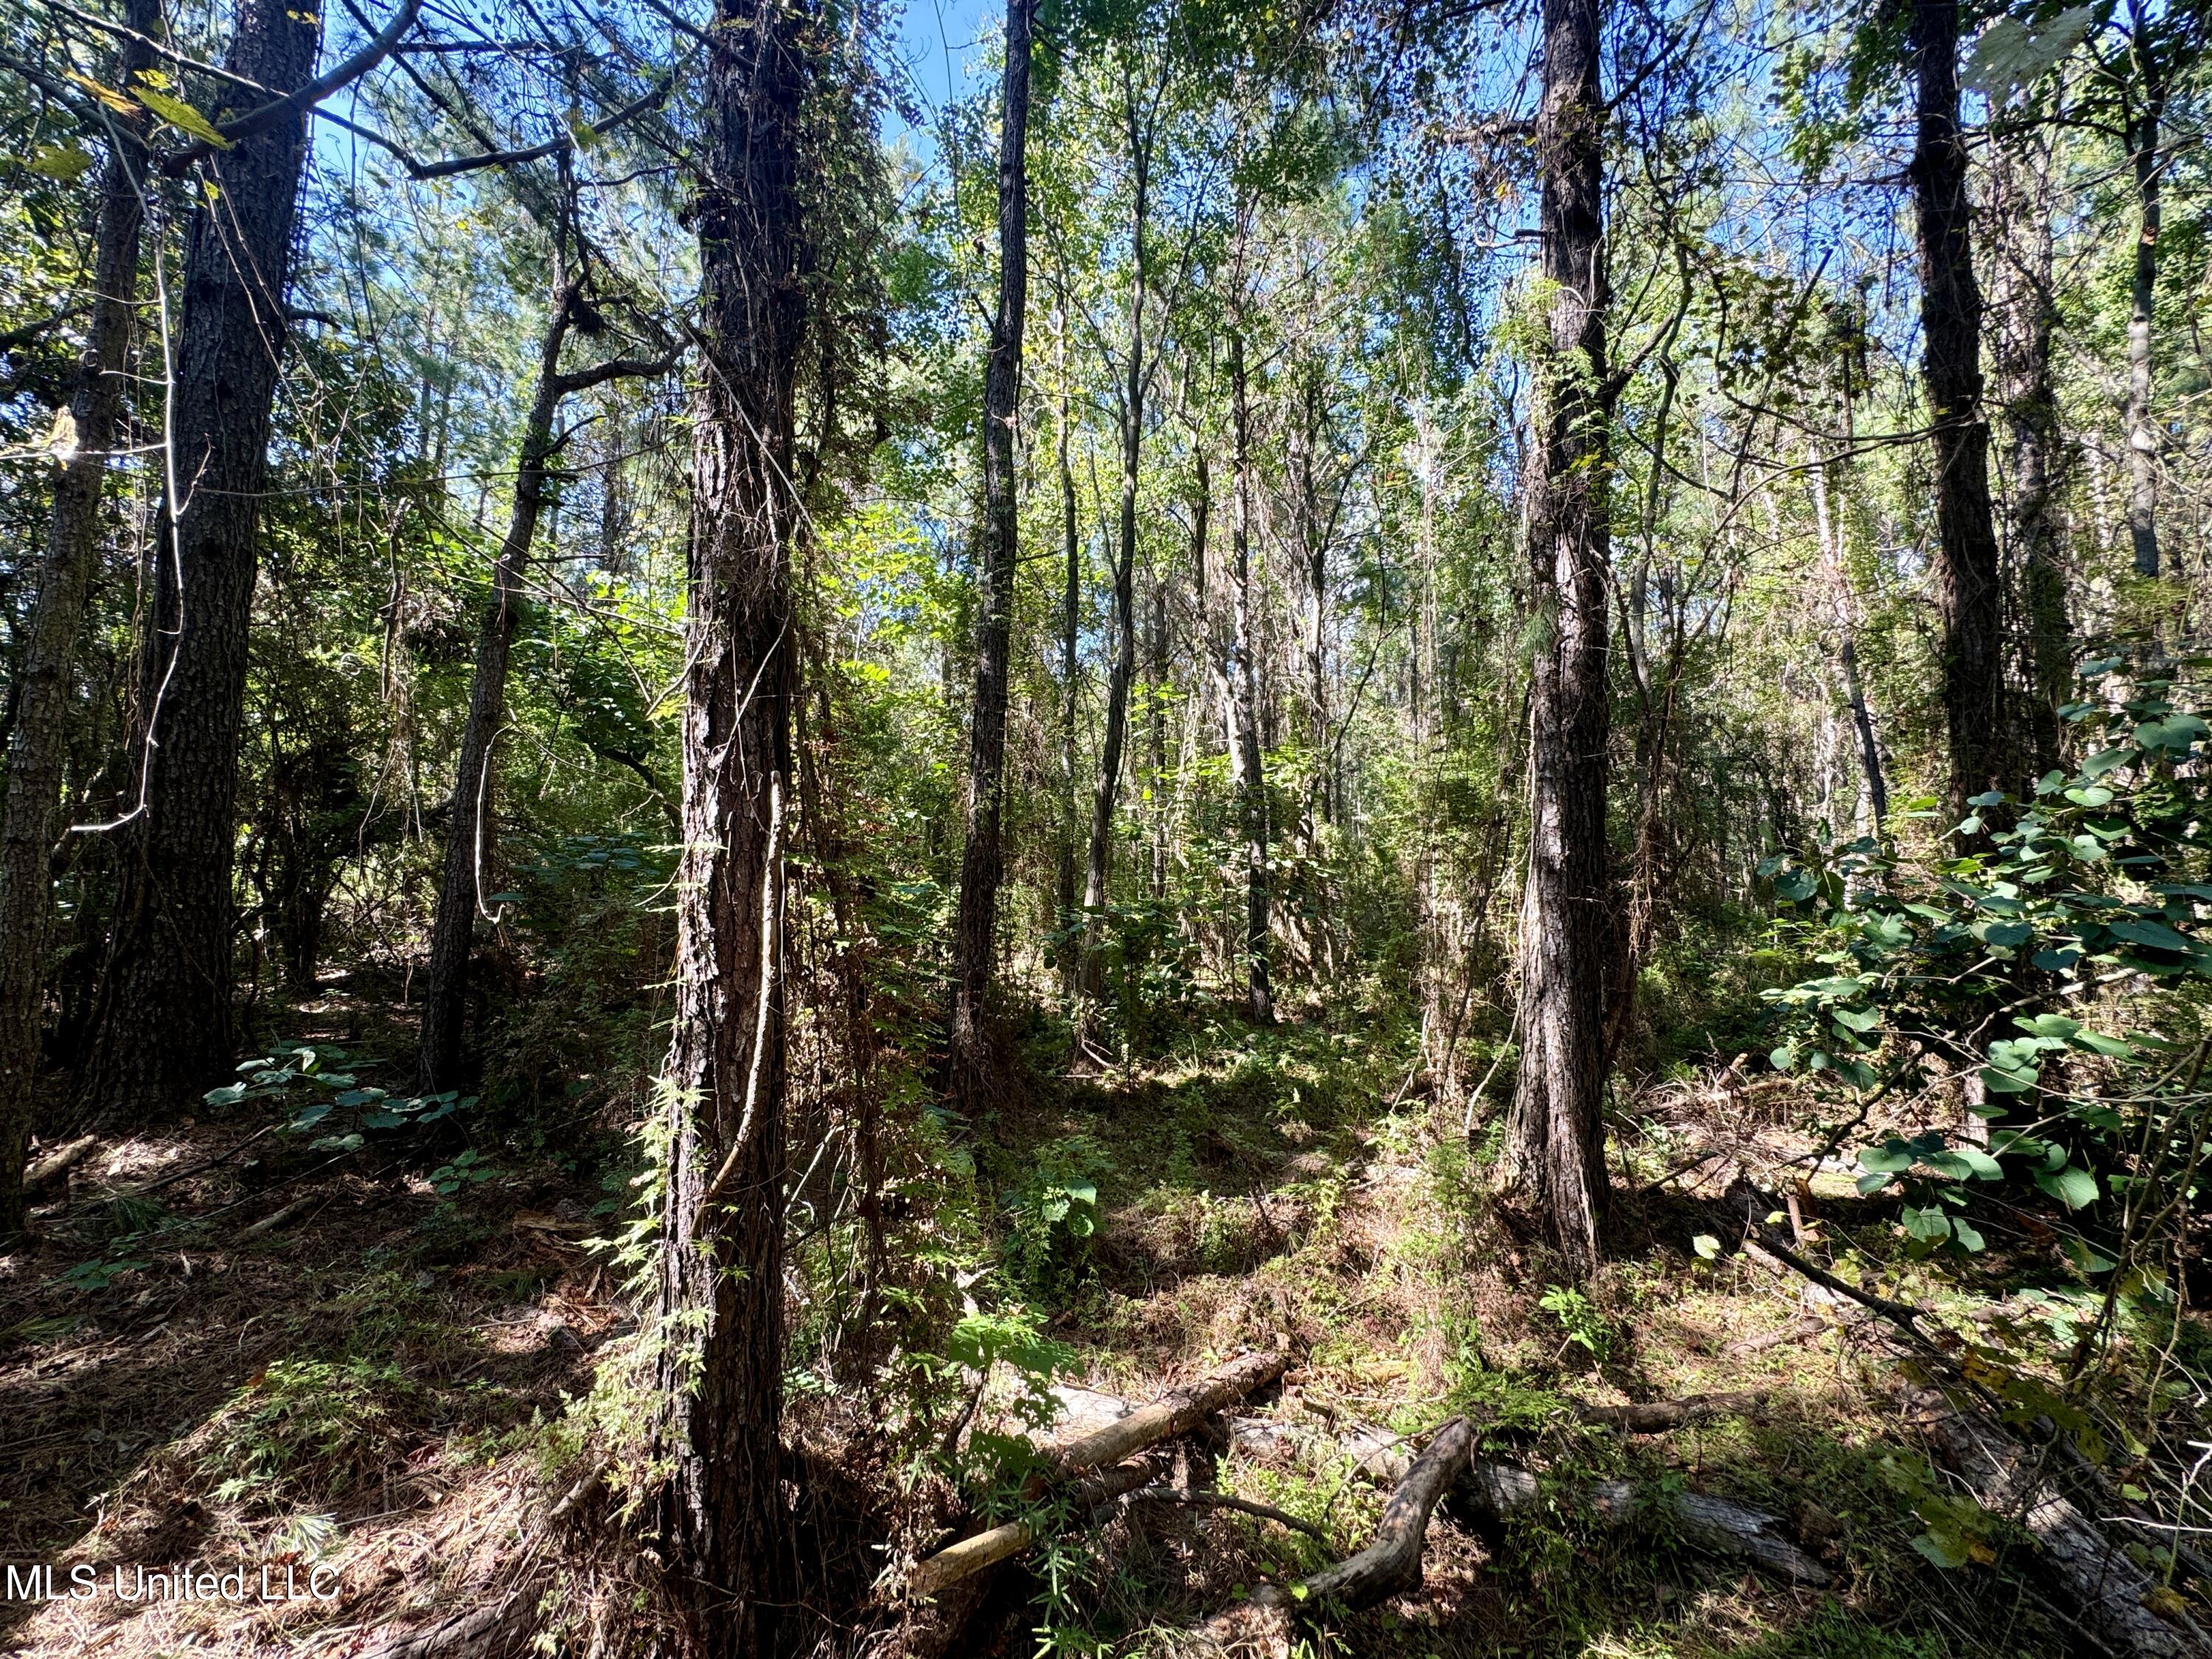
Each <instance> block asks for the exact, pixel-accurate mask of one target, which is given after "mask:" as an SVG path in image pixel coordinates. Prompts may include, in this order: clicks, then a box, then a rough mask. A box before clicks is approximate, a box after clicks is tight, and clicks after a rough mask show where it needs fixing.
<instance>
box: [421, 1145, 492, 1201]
mask: <svg viewBox="0 0 2212 1659" xmlns="http://www.w3.org/2000/svg"><path fill="white" fill-rule="evenodd" d="M506 1173H507V1171H506V1170H501V1169H500V1168H498V1167H496V1166H495V1165H494V1164H488V1163H486V1162H485V1161H484V1156H483V1153H482V1152H478V1151H477V1149H476V1148H475V1147H473V1146H471V1147H470V1148H469V1149H468V1150H467V1151H466V1152H459V1153H456V1154H455V1155H454V1158H453V1162H452V1163H451V1164H440V1165H439V1166H438V1167H437V1168H436V1169H435V1170H431V1171H430V1190H431V1191H432V1192H434V1193H435V1194H438V1196H439V1197H441V1198H452V1197H453V1196H454V1195H455V1194H458V1193H459V1192H461V1191H463V1190H464V1189H465V1188H469V1187H471V1186H475V1185H477V1184H478V1183H480V1182H486V1181H492V1180H495V1179H497V1178H498V1177H499V1176H503V1175H505V1174H506Z"/></svg>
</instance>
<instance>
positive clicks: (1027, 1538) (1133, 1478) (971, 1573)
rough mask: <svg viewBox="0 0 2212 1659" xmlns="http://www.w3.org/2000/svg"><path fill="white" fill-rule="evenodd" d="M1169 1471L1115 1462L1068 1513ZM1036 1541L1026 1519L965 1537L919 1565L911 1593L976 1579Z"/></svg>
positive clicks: (1079, 1490) (1082, 1488)
mask: <svg viewBox="0 0 2212 1659" xmlns="http://www.w3.org/2000/svg"><path fill="white" fill-rule="evenodd" d="M1166 1472H1167V1471H1166V1469H1165V1468H1164V1466H1163V1464H1162V1462H1160V1460H1159V1459H1158V1458H1153V1457H1141V1458H1138V1459H1135V1460H1133V1461H1132V1462H1127V1463H1117V1464H1115V1466H1114V1467H1113V1468H1110V1469H1108V1470H1106V1471H1105V1472H1104V1473H1103V1474H1097V1475H1094V1476H1092V1477H1091V1479H1090V1480H1085V1481H1081V1482H1079V1483H1078V1484H1077V1486H1075V1489H1074V1491H1073V1493H1072V1494H1071V1496H1072V1498H1073V1502H1072V1504H1070V1506H1069V1512H1070V1513H1072V1514H1082V1513H1085V1511H1087V1510H1094V1509H1096V1508H1097V1507H1098V1505H1100V1504H1105V1503H1109V1502H1111V1501H1112V1500H1113V1499H1115V1498H1120V1497H1121V1496H1122V1495H1123V1494H1125V1493H1127V1492H1135V1491H1136V1490H1137V1489H1138V1488H1139V1487H1140V1486H1150V1485H1152V1483H1153V1482H1154V1481H1156V1480H1158V1479H1159V1478H1160V1477H1161V1476H1162V1475H1163V1474H1165V1473H1166ZM1036 1541H1037V1532H1036V1527H1035V1525H1033V1524H1032V1523H1031V1522H1028V1521H1009V1522H1006V1524H1005V1525H1004V1526H998V1527H994V1528H991V1529H990V1530H989V1531H988V1532H979V1533H977V1534H975V1536H973V1537H972V1538H963V1539H962V1540H961V1541H959V1542H958V1543H957V1544H953V1545H951V1546H949V1547H946V1548H945V1549H941V1550H939V1551H938V1553H936V1554H934V1555H932V1556H929V1557H927V1558H926V1559H922V1560H921V1561H919V1562H916V1563H915V1569H914V1571H912V1572H910V1573H908V1575H907V1581H906V1588H907V1594H908V1595H915V1596H924V1595H943V1594H944V1593H945V1591H946V1590H948V1589H951V1588H952V1586H953V1585H955V1584H957V1583H959V1582H960V1581H961V1580H962V1579H963V1578H972V1577H975V1575H976V1574H977V1573H979V1572H981V1571H983V1569H984V1568H986V1567H994V1566H996V1565H998V1564H999V1563H1000V1562H1001V1561H1004V1560H1007V1559H1011V1558H1012V1557H1013V1556H1017V1555H1019V1554H1020V1553H1022V1552H1023V1551H1024V1550H1025V1549H1027V1548H1029V1547H1030V1545H1032V1544H1034V1543H1036Z"/></svg>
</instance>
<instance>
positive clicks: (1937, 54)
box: [1911, 0, 2014, 822]
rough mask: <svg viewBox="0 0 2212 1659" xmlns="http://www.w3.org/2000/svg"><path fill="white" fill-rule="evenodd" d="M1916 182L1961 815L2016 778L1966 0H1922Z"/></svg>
mask: <svg viewBox="0 0 2212 1659" xmlns="http://www.w3.org/2000/svg"><path fill="white" fill-rule="evenodd" d="M1913 55H1914V64H1915V72H1916V76H1917V82H1918V126H1917V139H1916V142H1915V144H1914V147H1913V153H1912V167H1911V174H1912V189H1913V197H1914V202H1915V206H1916V208H1917V213H1918V219H1919V228H1920V278H1921V298H1920V320H1921V333H1922V337H1923V353H1924V355H1923V359H1922V370H1921V372H1922V376H1923V380H1924V382H1925V384H1926V386H1927V393H1928V418H1929V424H1930V425H1931V426H1932V427H1933V428H1934V430H1935V438H1936V531H1937V536H1938V539H1939V541H1940V544H1941V551H1940V555H1939V556H1938V558H1937V559H1936V606H1937V609H1938V610H1939V611H1940V612H1941V613H1942V623H1943V641H1942V651H1943V663H1942V671H1943V693H1942V695H1943V716H1944V723H1945V726H1947V728H1948V734H1949V747H1950V763H1951V796H1950V809H1951V814H1952V817H1953V820H1954V822H1955V821H1957V820H1958V819H1960V818H1962V817H1965V816H1966V813H1967V812H1968V811H1970V810H1971V809H1970V808H1969V807H1968V806H1967V805H1966V803H1967V801H1968V800H1969V799H1972V797H1974V796H1976V795H1978V794H1980V793H1983V792H1984V791H1985V790H1990V789H2003V788H2006V787H2008V786H2009V785H2010V784H2011V783H2012V782H2013V781H2014V780H2013V768H2012V766H2011V765H2010V764H2009V762H2008V756H2007V754H2006V750H2008V748H2009V746H2010V745H2009V744H2007V743H2006V742H2005V740H2004V736H2003V733H2004V731H2005V720H2004V712H2005V711H2004V670H2003V662H2004V657H2003V643H2002V603H2001V600H2002V595H2001V592H2000V574H1999V568H1998V562H1997V537H1996V525H1995V522H1994V520H1993V519H1992V517H1991V514H1990V461H1989V445H1990V428H1989V422H1988V419H1987V417H1986V416H1985V415H1984V411H1983V409H1982V293H1981V289H1980V287H1979V285H1978V283H1977V282H1976V281H1975V277H1974V250H1973V242H1972V211H1971V209H1970V208H1969V206H1968V204H1967V201H1966V139H1965V136H1964V135H1963V133H1962V132H1961V131H1960V126H1959V4H1958V0H1917V4H1916V9H1915V12H1914V23H1913Z"/></svg>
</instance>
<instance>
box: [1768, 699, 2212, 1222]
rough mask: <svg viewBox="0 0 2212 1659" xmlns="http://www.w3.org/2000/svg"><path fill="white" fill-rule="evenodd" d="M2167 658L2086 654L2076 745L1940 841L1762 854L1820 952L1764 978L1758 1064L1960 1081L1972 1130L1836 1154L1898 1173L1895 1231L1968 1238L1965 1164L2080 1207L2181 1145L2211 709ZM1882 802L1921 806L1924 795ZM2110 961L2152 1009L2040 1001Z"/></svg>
mask: <svg viewBox="0 0 2212 1659" xmlns="http://www.w3.org/2000/svg"><path fill="white" fill-rule="evenodd" d="M2176 666H2179V665H2167V664H2165V663H2163V662H2162V660H2160V659H2152V660H2150V661H2149V662H2148V663H2141V664H2138V663H2133V662H2130V661H2128V660H2127V659H2123V658H2118V657H2114V658H2109V659H2105V660H2103V661H2100V662H2098V663H2093V664H2091V665H2089V666H2088V667H2087V669H2086V670H2085V676H2086V678H2087V679H2088V681H2089V682H2090V684H2092V685H2095V684H2096V683H2097V682H2099V681H2109V682H2111V683H2112V685H2113V686H2114V687H2115V688H2116V690H2115V694H2114V695H2112V696H2110V697H2109V699H2108V700H2106V701H2104V702H2096V703H2092V702H2077V703H2075V704H2073V705H2071V706H2070V707H2069V708H2067V709H2066V710H2065V711H2064V713H2065V715H2066V718H2067V719H2068V720H2069V722H2071V724H2072V725H2073V726H2075V729H2076V731H2077V732H2079V733H2080V735H2081V744H2082V747H2083V748H2084V749H2085V750H2087V751H2088V752H2087V758H2086V759H2084V760H2083V761H2082V763H2081V765H2080V767H2079V768H2078V769H2076V771H2075V774H2074V775H2072V776H2070V777H2069V776H2067V775H2063V774H2061V773H2058V772H2052V773H2051V774H2049V775H2046V776H2045V777H2043V778H2041V779H2039V780H2038V781H2037V783H2036V785H2035V788H2034V791H2033V793H2032V794H2031V795H2030V796H2029V797H2028V798H2027V799H2023V800H2017V801H2015V800H2013V799H2008V798H2007V797H2005V796H2003V795H2002V794H1994V793H1992V794H1984V795H1981V796H1977V797H1976V798H1975V799H1974V800H1973V802H1972V805H1973V808H1974V811H1973V812H1972V815H1971V816H1970V817H1967V818H1966V820H1964V821H1963V822H1962V823H1960V824H1959V825H1958V826H1956V827H1955V829H1952V830H1949V831H1948V832H1946V834H1945V836H1943V838H1942V840H1943V842H1948V843H1951V845H1950V846H1949V847H1948V849H1947V850H1942V851H1937V852H1935V853H1931V854H1929V856H1927V857H1925V858H1924V859H1922V860H1917V861H1911V860H1899V858H1897V857H1896V856H1894V855H1893V854H1891V853H1890V852H1889V851H1888V850H1887V848H1886V847H1885V846H1884V844H1882V843H1881V842H1876V841H1874V840H1872V839H1871V838H1867V839H1862V840H1860V841H1858V842H1852V843H1850V844H1849V845H1846V846H1844V847H1841V848H1828V849H1822V850H1821V851H1820V853H1819V854H1817V855H1816V856H1814V857H1810V858H1807V859H1802V860H1798V859H1791V858H1787V857H1779V856H1778V857H1776V858H1774V859H1771V860H1769V861H1768V863H1767V864H1766V865H1765V866H1763V867H1764V868H1765V872H1766V873H1767V874H1769V875H1770V876H1771V878H1772V879H1773V881H1774V890H1775V893H1776V896H1777V897H1778V899H1779V900H1780V901H1782V902H1784V904H1786V905H1789V906H1790V907H1792V908H1793V909H1794V910H1795V912H1796V915H1797V916H1799V917H1802V920H1792V921H1785V922H1784V923H1782V924H1780V926H1781V929H1782V931H1783V932H1784V934H1785V936H1787V937H1789V938H1790V939H1791V940H1792V942H1793V943H1794V944H1796V945H1797V946H1798V947H1799V948H1801V949H1803V950H1805V951H1807V952H1808V954H1809V955H1810V956H1811V957H1814V959H1815V960H1817V961H1819V962H1820V963H1822V964H1824V965H1825V966H1826V967H1827V968H1828V969H1830V970H1831V971H1829V972H1828V973H1826V974H1825V975H1822V976H1821V977H1820V978H1817V979H1810V980H1806V981H1801V982H1799V983H1798V984H1796V985H1794V986H1791V987H1786V988H1784V989H1778V990H1774V991H1770V992H1768V993H1767V994H1766V995H1767V998H1768V1000H1770V1001H1771V1003H1772V1004H1773V1005H1774V1006H1775V1007H1776V1010H1777V1012H1778V1015H1779V1016H1780V1021H1779V1023H1780V1027H1781V1032H1782V1034H1783V1036H1784V1041H1783V1042H1781V1043H1780V1044H1779V1045H1778V1046H1777V1048H1775V1050H1774V1052H1773V1054H1771V1057H1770V1058H1771V1060H1772V1063H1773V1064H1774V1065H1775V1066H1776V1067H1777V1068H1778V1069H1780V1070H1785V1071H1787V1070H1796V1071H1800V1072H1802V1073H1805V1074H1806V1075H1808V1077H1810V1078H1813V1079H1816V1080H1819V1081H1821V1082H1824V1083H1826V1084H1827V1085H1828V1086H1830V1087H1832V1088H1835V1089H1838V1090H1846V1091H1850V1092H1851V1093H1852V1094H1853V1095H1854V1096H1855V1097H1867V1096H1869V1095H1871V1094H1873V1093H1875V1092H1876V1091H1880V1092H1884V1093H1887V1092H1892V1091H1897V1090H1899V1089H1900V1088H1902V1087H1905V1086H1907V1085H1917V1084H1920V1083H1922V1082H1923V1081H1924V1079H1926V1077H1927V1075H1928V1073H1929V1063H1930V1060H1931V1059H1934V1058H1937V1057H1941V1058H1942V1059H1945V1060H1949V1061H1951V1062H1952V1063H1954V1064H1955V1065H1958V1066H1971V1067H1972V1069H1973V1073H1974V1075H1975V1077H1976V1078H1977V1079H1978V1082H1979V1084H1980V1085H1981V1089H1982V1091H1983V1096H1982V1099H1981V1100H1980V1101H1979V1102H1978V1103H1974V1104H1973V1106H1972V1109H1973V1110H1974V1111H1975V1112H1976V1113H1977V1114H1978V1115H1979V1116H1980V1117H1982V1118H1983V1119H1984V1120H1986V1121H1989V1122H1990V1129H1989V1131H1988V1140H1987V1146H1986V1147H1985V1148H1984V1147H1983V1146H1976V1145H1973V1144H1972V1143H1971V1142H1970V1141H1965V1140H1960V1139H1958V1138H1956V1137H1955V1136H1954V1134H1952V1133H1948V1132H1946V1131H1943V1130H1938V1129H1930V1130H1928V1131H1926V1132H1923V1133H1918V1134H1915V1135H1912V1136H1909V1137H1908V1136H1902V1135H1891V1136H1889V1137H1887V1138H1886V1139H1883V1140H1882V1141H1881V1142H1880V1143H1879V1144H1877V1145H1875V1146H1869V1147H1866V1148H1864V1149H1863V1150H1862V1151H1861V1152H1860V1153H1859V1162H1860V1164H1861V1166H1862V1167H1863V1170H1865V1174H1864V1175H1863V1176H1861V1178H1860V1181H1859V1186H1860V1189H1861V1191H1862V1192H1866V1193H1875V1192H1880V1191H1881V1190H1883V1189H1885V1188H1889V1187H1892V1186H1893V1185H1897V1184H1899V1183H1902V1184H1903V1186H1904V1187H1905V1189H1906V1192H1907V1198H1908V1204H1907V1208H1906V1210H1905V1229H1906V1232H1907V1235H1908V1237H1910V1238H1911V1240H1912V1241H1913V1242H1914V1243H1916V1244H1917V1245H1919V1246H1922V1247H1923V1248H1924V1247H1929V1246H1935V1245H1939V1244H1943V1243H1950V1244H1953V1245H1955V1246H1957V1247H1960V1248H1962V1249H1966V1250H1968V1251H1976V1250H1979V1249H1982V1248H1983V1244H1984V1241H1983V1237H1982V1234H1981V1232H1980V1231H1978V1229H1977V1228H1976V1227H1975V1226H1974V1225H1972V1223H1971V1222H1970V1221H1969V1220H1968V1218H1966V1215H1964V1214H1963V1213H1960V1212H1963V1211H1964V1210H1966V1209H1967V1208H1968V1207H1969V1206H1970V1197H1971V1188H1972V1183H1975V1182H1997V1181H2000V1180H2011V1181H2014V1182H2029V1183H2032V1184H2033V1187H2034V1188H2037V1189H2038V1190H2039V1192H2040V1193H2041V1194H2043V1195H2044V1196H2045V1197H2046V1198H2047V1199H2049V1200H2053V1201H2055V1202H2056V1203H2057V1205H2058V1206H2060V1207H2061V1211H2062V1212H2063V1213H2067V1212H2084V1213H2083V1215H2082V1221H2081V1224H2077V1225H2087V1224H2089V1223H2091V1222H2093V1221H2094V1219H2095V1218H2094V1216H2093V1214H2090V1213H2088V1212H2093V1210H2094V1209H2095V1207H2096V1206H2097V1205H2098V1203H2099V1200H2100V1198H2101V1197H2102V1196H2103V1195H2104V1194H2106V1192H2107V1191H2116V1192H2124V1191H2126V1190H2128V1189H2129V1188H2131V1187H2133V1186H2135V1185H2136V1184H2138V1183H2140V1182H2143V1181H2145V1180H2148V1179H2149V1178H2150V1177H2151V1176H2152V1173H2153V1171H2154V1170H2155V1169H2156V1168H2158V1167H2159V1166H2160V1164H2161V1163H2162V1162H2163V1161H2164V1160H2165V1159H2166V1158H2169V1157H2171V1156H2178V1155H2179V1153H2180V1152H2184V1151H2185V1149H2186V1147H2187V1146H2189V1145H2190V1144H2191V1137H2192V1136H2193V1135H2194V1133H2196V1131H2195V1127H2194V1126H2195V1125H2197V1123H2198V1122H2199V1121H2201V1119H2202V1117H2203V1113H2204V1110H2205V1105H2206V1101H2205V1097H2204V1096H2203V1093H2202V1092H2200V1091H2199V1090H2198V1088H2197V1075H2198V1072H2199V1070H2200V1065H2199V1063H2198V1062H2197V1061H2195V1060H2192V1059H2191V1052H2192V1051H2191V1046H2190V1038H2191V1036H2193V1035H2194V1033H2195V1031H2196V1030H2197V1020H2198V1012H2197V1011H2198V1009H2199V1008H2200V1006H2202V1004H2203V1000H2204V996H2205V992H2204V989H2203V987H2204V984H2205V981H2208V980H2212V945H2207V944H2206V942H2205V941H2204V940H2203V939H2201V938H2200V937H2199V927H2200V913H2201V911H2202V910H2203V908H2204V907H2205V906H2206V905H2207V904H2208V902H2212V886H2208V885H2206V884H2205V882H2206V877H2207V873H2208V864H2212V827H2208V826H2212V813H2208V812H2207V811H2206V808H2207V807H2208V805H2212V799H2208V796H2207V787H2208V786H2207V783H2206V781H2205V780H2204V778H2203V776H2202V775H2201V769H2200V767H2199V765H2198V764H2197V758H2198V755H2199V752H2200V750H2202V749H2203V746H2204V745H2205V744H2206V743H2207V741H2208V739H2212V726H2208V724H2207V722H2206V721H2205V720H2204V719H2203V717H2202V716H2201V715H2199V714H2197V713H2195V712H2193V711H2192V710H2191V709H2190V708H2187V707H2185V706H2183V705H2181V704H2179V703H2177V702H2175V701H2174V698H2175V696H2177V695H2179V693H2178V692H2177V690H2176V684H2177V683H2176V681H2175V679H2174V678H2173V677H2172V676H2173V671H2174V668H2175V667H2176ZM2124 667H2125V668H2126V669H2127V670H2128V671H2127V672H2125V673H2122V672H2121V670H2122V669H2123V668H2124ZM1932 811H1933V804H1932V803H1916V804H1913V805H1908V806H1907V807H1906V808H1905V812H1906V813H1907V814H1908V815H1916V816H1917V817H1920V818H1921V819H1923V821H1924V820H1925V819H1926V818H1927V817H1929V816H1930V815H1932ZM1940 846H1941V843H1939V847H1940ZM2129 980H2135V981H2138V982H2142V983H2145V984H2147V985H2148V986H2149V987H2153V990H2152V993H2151V996H2150V999H2149V1000H2146V1001H2141V1002H2139V1003H2138V1005H2137V1006H2140V1007H2142V1008H2143V1009H2144V1010H2145V1011H2146V1012H2150V1011H2153V1010H2154V1011H2155V1012H2156V1013H2157V1014H2158V1016H2159V1017H2160V1018H2162V1020H2163V1021H2164V1022H2165V1023H2166V1030H2164V1031H2160V1030H2154V1029H2148V1028H2138V1029H2135V1030H2096V1029H2094V1028H2093V1027H2092V1026H2091V1025H2090V1024H2087V1022H2086V1021H2085V1020H2084V1019H2082V1018H2075V1016H2074V1015H2072V1014H2069V1013H2065V1012H2060V1009H2061V1008H2062V1007H2063V1006H2081V1007H2084V1008H2085V1009H2086V1007H2087V1003H2088V999H2090V998H2091V997H2092V996H2093V994H2094V993H2096V992H2097V991H2098V990H2099V989H2100V987H2105V986H2108V985H2112V984H2114V983H2116V982H2119V981H2129ZM2077 1000H2078V1001H2077ZM2177 1031H2179V1033H2181V1034H2182V1035H2179V1036H2177V1035H2176V1032H2177ZM2197 1052H2200V1053H2201V1050H2199V1051H2197Z"/></svg>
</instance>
